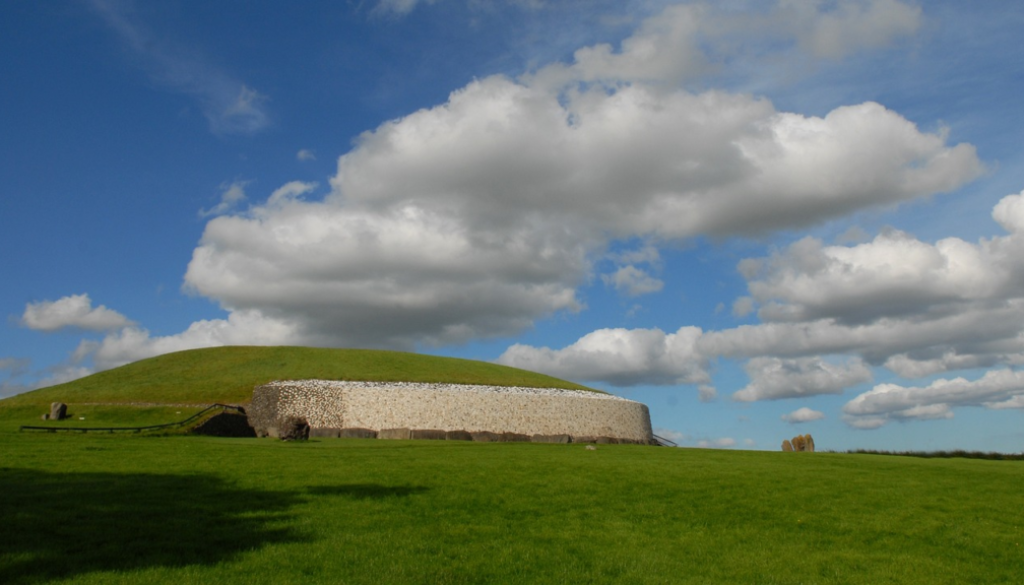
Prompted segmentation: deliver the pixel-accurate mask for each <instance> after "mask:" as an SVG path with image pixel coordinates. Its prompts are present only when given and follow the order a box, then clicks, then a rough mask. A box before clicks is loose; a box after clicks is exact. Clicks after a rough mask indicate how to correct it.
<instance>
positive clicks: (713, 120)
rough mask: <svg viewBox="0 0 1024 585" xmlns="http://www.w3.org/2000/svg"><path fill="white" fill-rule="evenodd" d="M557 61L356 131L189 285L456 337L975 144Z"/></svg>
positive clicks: (907, 177) (939, 181)
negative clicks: (306, 190)
mask: <svg viewBox="0 0 1024 585" xmlns="http://www.w3.org/2000/svg"><path fill="white" fill-rule="evenodd" d="M677 18H682V17H680V16H678V15H677V14H675V13H674V12H672V11H668V12H666V13H665V14H663V15H661V16H659V17H656V18H655V19H654V20H652V21H650V22H649V23H648V24H647V25H644V26H643V27H641V30H640V32H638V33H637V41H636V43H637V46H639V45H642V44H644V43H646V42H648V40H649V39H648V38H647V37H649V36H651V35H654V36H657V35H658V34H675V33H672V32H671V31H673V30H675V28H673V27H676V26H677V25H676V24H671V23H670V24H668V25H664V26H662V24H658V22H656V21H658V19H668V20H672V21H673V22H674V19H677ZM680 26H681V25H680ZM665 27H668V28H665ZM659 31H661V32H659ZM666 31H668V32H666ZM641 41H642V42H641ZM666 42H668V41H666ZM627 44H628V43H627ZM655 45H657V43H655ZM658 46H660V45H658ZM629 47H633V45H629ZM634 48H635V47H634ZM629 50H630V51H633V49H629ZM636 51H640V49H638V48H637V49H636ZM641 53H642V51H641V52H640V53H637V54H638V55H639V54H641ZM631 54H632V53H631ZM658 55H660V53H659V52H655V53H652V54H651V56H650V58H652V59H655V58H660V57H658ZM595 58H596V57H595ZM631 58H633V57H631ZM637 58H639V57H637ZM609 67H611V66H609ZM652 67H653V69H651V70H652V71H657V70H659V68H660V67H661V66H660V65H657V66H652ZM612 69H615V68H614V67H612ZM569 70H570V76H569V77H568V78H567V79H566V80H565V81H564V83H562V84H561V85H557V86H551V85H549V84H545V83H540V82H539V81H537V79H539V78H523V79H521V80H513V79H509V78H507V77H503V76H493V77H487V78H484V79H479V80H476V81H473V82H472V83H470V84H469V85H467V86H465V87H463V88H461V89H459V90H457V91H455V92H453V93H452V94H451V95H450V97H449V99H448V101H447V102H446V103H444V104H441V105H438V106H435V107H432V108H426V109H422V110H419V111H417V112H414V113H412V114H410V115H408V116H405V117H403V118H400V119H397V120H393V121H389V122H387V123H384V124H382V125H381V126H379V127H378V128H376V129H375V130H373V131H370V132H366V133H364V134H363V135H362V136H361V137H360V138H359V140H358V141H357V144H356V146H355V148H354V149H353V150H352V151H350V152H349V153H347V154H345V155H344V156H342V157H341V158H340V159H339V161H338V170H337V174H336V175H335V176H334V177H333V178H332V179H331V181H330V183H331V192H330V193H328V194H326V195H325V196H324V197H322V198H321V199H318V200H309V201H298V200H296V201H288V202H283V201H278V200H277V199H278V198H277V196H276V195H275V196H272V197H271V200H270V201H268V203H267V204H266V205H263V206H255V207H253V208H250V210H249V212H248V213H247V214H246V215H236V216H232V217H218V218H215V219H213V220H212V221H210V223H209V224H208V225H207V228H206V231H205V233H204V235H203V239H202V241H201V242H200V245H199V247H198V248H197V249H196V250H195V252H194V254H193V258H192V261H191V263H190V264H189V267H188V271H187V273H186V277H185V278H186V285H187V287H188V288H189V289H190V290H193V291H195V292H197V293H198V294H201V295H204V296H207V297H210V298H213V299H215V300H217V301H218V302H220V303H221V304H222V306H224V307H225V308H228V309H231V310H234V309H247V310H258V311H261V312H263V313H264V314H267V315H274V316H275V317H278V318H285V319H288V320H290V321H292V322H295V323H297V325H298V326H299V328H300V329H302V330H304V331H306V332H307V333H308V334H309V335H311V336H331V337H332V338H333V340H334V342H335V343H345V344H360V345H367V344H369V345H375V346H387V347H406V348H408V347H412V346H413V345H415V344H417V343H427V344H437V343H440V344H445V343H459V342H463V341H466V340H469V339H473V338H480V337H489V336H496V335H507V334H512V333H515V332H517V331H519V330H522V329H523V328H524V327H527V326H529V325H530V324H531V323H533V322H534V321H535V320H536V319H538V318H540V317H543V316H546V315H549V314H551V313H554V312H557V311H564V310H575V309H577V308H578V307H579V302H578V301H577V299H576V297H575V290H576V288H577V287H578V286H579V285H580V284H582V283H583V282H586V280H587V278H588V277H590V276H591V275H592V272H593V267H594V262H595V260H596V259H598V258H600V255H601V254H602V253H603V252H604V251H605V250H607V249H608V247H609V246H610V244H611V243H612V242H614V241H618V240H619V239H624V240H629V239H639V240H641V241H650V240H651V239H658V240H678V239H684V238H689V237H693V236H698V235H702V234H714V235H727V234H759V233H764V232H767V231H770V230H775V229H780V228H793V227H798V226H802V225H809V224H813V223H815V222H820V221H822V220H825V219H827V218H830V217H836V216H839V215H843V214H845V213H848V212H851V211H854V210H857V209H862V208H865V207H871V206H875V205H891V204H893V203H898V202H899V201H904V200H909V199H913V198H917V197H921V196H925V195H930V194H933V193H936V192H940V191H945V190H949V189H953V188H955V187H957V186H959V185H961V184H963V183H964V182H965V181H968V180H970V179H972V178H973V177H975V176H976V175H977V174H978V173H979V172H980V170H981V165H980V163H979V162H978V159H977V157H976V156H975V153H974V149H973V147H971V146H969V145H953V146H950V145H947V144H946V140H945V136H944V135H942V134H941V133H926V132H921V131H920V130H919V129H918V128H916V127H915V126H914V125H913V124H912V123H910V122H909V121H907V120H906V119H904V118H902V117H901V116H899V115H898V114H896V113H895V112H892V111H890V110H887V109H886V108H884V107H882V106H880V105H878V104H874V103H865V104H860V105H854V106H846V107H841V108H837V109H836V110H834V111H833V112H831V113H829V114H827V115H825V116H824V117H814V116H804V115H800V114H795V113H787V112H778V111H776V110H775V109H774V107H773V106H772V105H771V104H770V103H769V102H768V101H766V100H763V99H756V98H754V97H751V96H748V95H733V94H728V93H724V92H718V91H707V92H704V93H700V94H694V93H690V92H687V91H684V90H679V89H672V88H666V87H664V86H660V85H655V84H650V83H647V82H644V81H642V80H641V81H634V82H631V83H627V84H623V85H614V86H597V85H591V84H587V83H583V81H585V80H588V79H590V77H586V76H582V77H581V75H582V74H580V73H578V71H579V69H573V68H572V67H570V68H569ZM600 70H602V68H600V67H597V68H592V71H593V75H612V73H600ZM573 71H577V73H573ZM615 71H618V69H615ZM613 73H614V72H613ZM587 75H590V74H589V73H588V74H587ZM614 75H619V74H618V73H614ZM652 75H653V73H652ZM609 278H610V281H609V282H610V283H612V284H613V286H617V287H619V288H620V289H621V290H623V292H624V293H625V294H628V295H637V294H642V293H645V292H652V291H654V290H656V289H657V288H658V286H659V283H660V281H658V280H657V279H654V278H653V277H651V276H649V275H646V273H645V272H644V271H642V270H641V269H640V268H638V267H637V266H635V265H632V268H629V267H628V266H623V267H621V268H620V271H619V272H618V273H616V274H613V275H610V276H609Z"/></svg>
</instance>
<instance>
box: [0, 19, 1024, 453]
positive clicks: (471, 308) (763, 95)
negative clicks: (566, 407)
mask: <svg viewBox="0 0 1024 585" xmlns="http://www.w3.org/2000/svg"><path fill="white" fill-rule="evenodd" d="M1022 28H1024V5H1018V4H1016V3H996V2H988V3H962V2H956V1H941V0H936V1H929V2H914V1H910V0H907V1H901V0H863V1H850V2H841V3H840V2H827V1H820V2H819V1H814V0H808V1H796V0H779V1H777V2H760V1H753V0H751V1H749V2H744V1H739V0H737V1H734V2H707V3H701V2H669V1H656V0H614V1H612V0H588V1H582V0H564V1H555V0H376V1H374V0H365V1H355V0H353V1H349V2H334V3H326V2H310V3H285V2H269V1H258V2H241V1H223V2H215V3H210V2H199V1H193V0H174V1H168V2H160V3H143V2H132V1H130V0H58V1H55V2H45V3H41V2H29V1H26V0H15V1H13V2H5V3H3V4H2V5H0V79H3V80H4V83H3V84H0V249H2V250H3V254H2V257H0V258H2V259H0V262H2V263H0V270H2V274H3V286H2V287H0V312H2V313H3V314H4V315H6V317H7V318H6V320H5V321H4V323H3V326H2V327H0V397H3V396H11V395H15V394H18V393H21V392H26V391H29V390H32V389H35V388H39V387H43V386H47V385H52V384H55V383H60V382H64V381H69V380H73V379H76V378H79V377H82V376H85V375H88V374H90V373H93V372H96V371H100V370H104V369H108V368H112V367H117V366H119V365H123V364H126V363H129V362H132V361H135V360H139V359H143V358H147V357H151V356H155V355H160V354H163V353H167V352H172V351H179V350H184V349H190V348H198V347H211V346H218V345H309V346H320V347H360V348H383V349H396V350H403V351H417V352H422V353H428V354H435V355H444V356H454V357H463V358H471V359H478V360H486V361H494V362H497V363H501V364H506V365H511V366H516V367H521V368H526V369H530V370H535V371H540V372H544V373H548V374H552V375H555V376H558V377H562V378H566V379H569V380H573V381H576V382H580V383H584V384H587V385H589V386H591V387H594V388H599V389H602V390H606V391H609V392H612V393H614V394H617V395H620V396H624V397H626V398H630V399H633V400H639V401H641V402H644V403H645V404H647V405H648V406H649V408H650V411H651V419H652V423H653V426H654V428H655V432H656V433H657V434H659V435H660V436H663V437H666V438H669V439H672V440H673V441H675V442H677V443H678V444H679V445H681V446H685V447H712V448H733V449H761V450H777V449H779V448H780V445H781V442H782V441H783V440H784V439H788V438H791V437H793V436H795V435H797V434H807V433H810V434H812V435H813V437H814V439H815V443H816V445H817V447H818V449H819V450H837V451H842V450H848V449H858V448H864V449H888V450H938V449H968V450H982V451H1002V452H1014V453H1015V452H1021V451H1024V425H1022V424H1021V423H1022V422H1024V368H1022V365H1024V148H1022V147H1021V143H1020V137H1021V136H1024V115H1022V114H1024V104H1022V102H1021V100H1020V95H1021V94H1022V90H1024V40H1022V38H1021V36H1020V34H1019V31H1020V30H1021V29H1022Z"/></svg>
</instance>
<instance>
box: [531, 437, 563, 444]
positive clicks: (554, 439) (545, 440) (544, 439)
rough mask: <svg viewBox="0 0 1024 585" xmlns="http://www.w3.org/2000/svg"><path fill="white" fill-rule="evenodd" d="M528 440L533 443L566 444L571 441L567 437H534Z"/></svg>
mask: <svg viewBox="0 0 1024 585" xmlns="http://www.w3.org/2000/svg"><path fill="white" fill-rule="evenodd" d="M530 440H531V441H533V442H534V443H568V442H569V441H570V440H572V439H571V437H569V435H534V436H532V437H530Z"/></svg>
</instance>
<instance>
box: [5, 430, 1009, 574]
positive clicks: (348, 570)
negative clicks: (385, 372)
mask: <svg viewBox="0 0 1024 585" xmlns="http://www.w3.org/2000/svg"><path fill="white" fill-rule="evenodd" d="M0 444H2V450H0V493H2V497H0V582H3V583H16V584H17V583H40V582H54V583H76V584H78V583H85V584H90V583H168V584H174V585H180V584H187V583H218V584H219V585H230V584H233V583H246V584H248V583H266V584H275V585H276V584H288V583H302V584H315V583H374V584H377V583H450V584H463V583H465V584H470V583H481V584H489V583H684V584H685V583H763V584H783V583H785V584H790V583H792V584H797V583H804V584H810V583H851V584H852V583H863V584H872V585H874V584H881V583H921V584H929V585H931V584H937V583H1015V584H1016V583H1021V582H1024V549H1022V543H1024V517H1022V516H1024V515H1022V513H1021V510H1022V509H1024V491H1022V490H1021V485H1022V480H1024V464H1021V463H1018V462H995V461H977V460H938V459H927V460H926V459H911V458H896V457H884V456H872V455H850V454H831V453H815V454H810V453H808V454H796V455H795V454H791V453H759V452H734V451H703V450H688V449H669V448H654V447H640V446H631V445H607V446H605V445H602V446H599V447H598V449H597V450H596V451H588V450H585V449H584V448H583V446H581V445H541V444H514V443H501V444H495V443H490V444H488V443H460V442H442V441H436V442H435V441H410V442H405V441H374V440H337V439H335V440H323V441H309V442H300V443H283V442H280V441H275V440H270V439H217V438H210V437H188V436H169V437H144V436H110V435H96V436H94V435H74V436H65V435H51V434H41V435H40V434H28V433H25V434H19V433H11V432H5V433H2V434H0Z"/></svg>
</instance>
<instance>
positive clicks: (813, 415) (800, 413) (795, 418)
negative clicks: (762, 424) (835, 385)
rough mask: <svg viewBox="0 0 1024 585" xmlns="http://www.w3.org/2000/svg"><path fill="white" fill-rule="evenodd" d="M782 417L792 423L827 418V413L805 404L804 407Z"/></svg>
mask: <svg viewBox="0 0 1024 585" xmlns="http://www.w3.org/2000/svg"><path fill="white" fill-rule="evenodd" d="M780 418H781V419H782V420H784V421H786V422H788V423H791V424H799V423H805V422H811V421H815V420H821V419H823V418H825V413H824V412H820V411H817V410H812V409H810V408H807V407H806V406H805V407H803V408H798V409H796V410H794V411H793V412H791V413H789V414H784V415H782V416H781V417H780Z"/></svg>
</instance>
